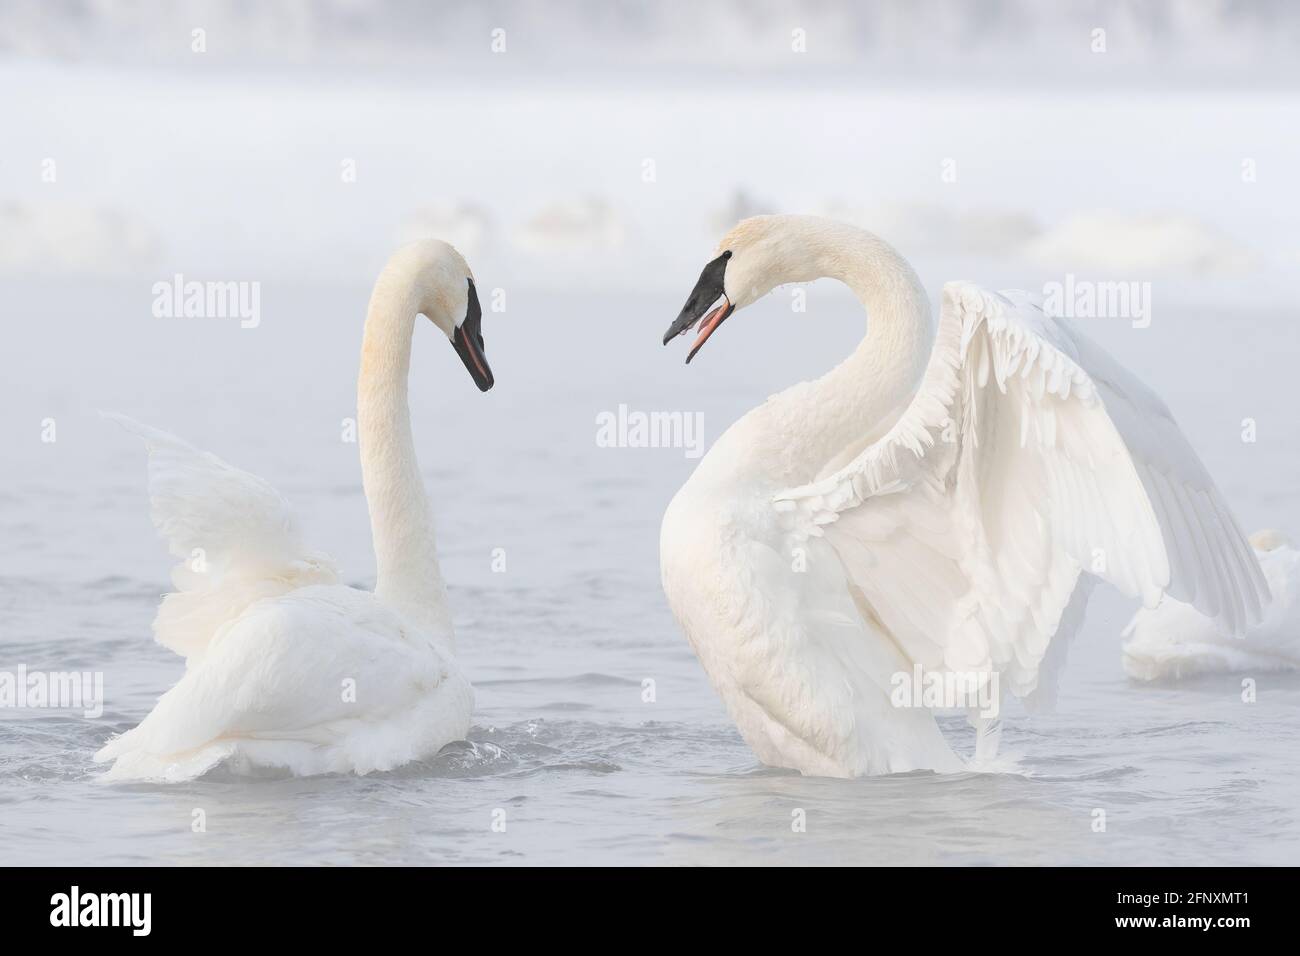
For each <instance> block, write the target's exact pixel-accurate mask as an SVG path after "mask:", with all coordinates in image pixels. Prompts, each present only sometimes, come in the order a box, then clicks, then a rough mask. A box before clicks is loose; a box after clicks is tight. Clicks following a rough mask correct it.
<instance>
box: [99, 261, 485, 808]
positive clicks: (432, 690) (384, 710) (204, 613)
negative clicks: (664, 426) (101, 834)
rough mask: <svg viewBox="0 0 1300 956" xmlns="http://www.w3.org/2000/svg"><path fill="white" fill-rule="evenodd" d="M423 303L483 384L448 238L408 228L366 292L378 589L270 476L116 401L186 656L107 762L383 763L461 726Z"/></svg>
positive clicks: (137, 770) (144, 765)
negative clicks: (433, 499) (145, 460)
mask: <svg viewBox="0 0 1300 956" xmlns="http://www.w3.org/2000/svg"><path fill="white" fill-rule="evenodd" d="M421 314H422V315H424V316H427V317H428V318H429V319H431V320H432V321H433V324H434V325H435V326H437V328H438V329H439V330H441V332H442V333H443V334H445V335H446V336H447V338H448V339H449V340H450V341H451V343H452V345H453V346H454V348H455V350H456V352H457V353H458V354H459V355H460V357H461V360H462V361H463V362H464V364H465V367H466V368H467V369H468V370H469V373H470V376H471V377H472V379H473V380H474V383H475V384H476V385H477V386H478V388H479V389H480V390H482V391H487V390H488V389H489V388H491V387H492V384H493V379H492V372H491V370H490V369H489V367H488V364H487V359H486V358H485V356H484V346H483V336H482V330H481V321H482V310H481V309H480V307H479V302H478V296H477V294H476V292H475V289H474V280H473V277H472V276H471V274H470V271H469V266H467V265H466V264H465V260H464V259H463V258H461V256H460V255H459V253H457V252H456V250H455V249H453V248H452V247H451V246H449V245H447V244H446V243H443V242H439V241H437V240H423V241H419V242H415V243H411V244H409V245H407V246H403V247H402V248H401V249H399V250H398V251H397V252H396V253H395V254H394V255H393V257H392V258H391V259H390V260H389V262H388V264H387V265H386V266H385V267H384V270H383V272H382V273H381V274H380V276H379V279H378V281H377V282H376V284H375V288H374V291H373V293H372V295H371V299H370V306H369V310H368V312H367V315H366V322H365V331H364V334H363V339H362V349H361V371H360V376H359V379H358V383H357V427H358V438H359V446H360V453H361V473H362V480H363V484H364V487H365V494H366V500H367V503H368V505H369V509H370V523H371V530H372V534H373V537H374V547H375V558H376V563H377V571H378V576H377V581H376V585H375V590H374V591H373V592H370V591H363V590H359V589H357V588H352V587H347V586H345V585H343V584H340V583H339V579H338V574H337V572H336V570H335V568H334V565H333V563H332V562H331V561H330V559H329V558H328V557H326V556H325V555H323V554H320V553H318V552H315V551H311V550H309V549H307V548H306V547H304V546H303V544H302V541H301V538H300V536H299V533H298V530H297V526H296V524H295V523H294V520H293V518H292V516H291V515H290V513H289V510H288V507H287V505H286V504H285V501H284V499H282V498H281V497H280V495H279V494H278V493H277V492H276V490H275V489H274V488H272V487H271V486H270V485H268V484H267V483H266V482H265V481H263V480H262V479H260V478H257V477H255V476H253V475H250V474H248V473H247V472H243V471H239V470H238V469H235V468H232V467H231V466H230V465H227V464H226V463H225V462H223V461H221V460H220V459H218V458H216V457H215V456H213V455H210V454H207V453H206V452H201V451H198V450H196V449H194V448H192V447H191V446H189V445H187V444H186V443H185V442H183V441H181V440H180V439H178V438H175V437H173V436H171V435H169V434H167V433H166V432H162V431H158V430H156V429H153V428H149V427H147V426H145V425H141V424H139V423H137V422H134V421H132V420H130V419H127V418H124V417H122V416H110V417H113V418H116V419H117V420H118V421H119V422H120V423H121V424H122V425H124V426H125V427H126V428H127V429H128V430H129V431H132V432H135V433H136V434H137V435H139V436H140V437H141V438H143V439H144V441H145V443H146V444H147V446H148V449H149V496H150V505H151V510H152V515H153V521H154V524H155V526H156V527H157V528H158V530H159V532H160V533H161V534H162V535H163V537H165V538H166V539H167V542H168V544H169V546H170V549H171V552H172V554H173V555H175V556H176V557H178V558H180V559H181V563H180V564H179V565H178V566H177V567H176V569H175V571H174V572H173V581H174V583H175V585H176V588H177V590H176V591H175V593H172V594H168V595H167V596H166V597H165V598H164V599H163V602H162V605H161V606H160V608H159V610H158V614H157V617H156V618H155V620H154V634H155V636H156V638H157V640H158V641H159V643H161V644H162V645H163V646H165V647H168V648H170V649H171V650H173V651H175V652H176V653H178V654H180V655H182V656H183V657H184V658H185V673H184V675H183V676H182V677H181V679H180V681H179V682H178V683H177V684H176V685H175V686H174V687H172V689H171V690H169V691H167V693H165V694H164V695H163V696H162V697H161V698H160V699H159V701H158V703H157V705H156V706H155V707H154V709H153V710H152V712H150V713H149V715H148V716H147V717H145V718H144V720H143V721H141V722H140V724H139V725H138V726H136V727H135V728H133V729H131V730H129V731H127V732H126V733H124V734H122V735H121V736H119V737H115V738H113V739H112V740H110V741H109V742H108V743H107V744H105V745H104V747H103V748H102V749H101V750H100V751H99V753H97V754H96V755H95V759H96V760H97V761H100V762H106V761H112V764H113V765H112V767H111V768H110V769H109V771H108V773H107V774H106V775H105V779H107V780H148V781H159V782H172V781H180V780H190V779H193V778H195V777H198V776H200V775H202V774H203V773H206V772H207V771H209V770H211V769H212V768H214V767H216V766H218V765H224V766H226V767H227V768H229V769H231V770H233V771H235V772H250V771H255V770H266V769H274V770H278V771H281V772H283V771H287V772H289V773H292V774H296V775H301V776H307V775H312V774H320V773H332V772H339V773H346V772H354V773H367V772H370V771H375V770H388V769H391V768H394V767H397V766H399V765H401V764H404V763H407V762H409V761H412V760H417V759H420V758H423V757H428V756H431V755H433V754H435V753H437V752H438V750H439V749H441V748H442V747H443V746H444V745H446V744H448V743H450V742H452V741H454V740H459V739H462V738H463V737H464V736H465V734H466V733H467V732H468V730H469V723H470V713H471V710H472V708H473V689H472V688H471V687H470V684H469V682H468V681H467V680H466V679H465V677H464V675H462V674H461V672H460V669H459V668H458V667H457V665H456V660H455V656H454V655H455V643H454V633H453V630H452V622H451V612H450V609H449V608H448V604H447V592H446V588H445V586H444V584H443V580H442V575H441V573H440V571H439V567H438V556H437V550H436V548H435V544H434V535H433V521H432V515H431V512H430V508H429V503H428V500H427V498H426V496H425V492H424V486H423V483H422V481H421V479H420V471H419V465H418V463H417V462H416V457H415V443H414V439H413V437H412V434H411V423H410V412H409V407H408V404H407V373H408V370H409V367H410V357H411V336H412V334H413V331H414V328H415V320H416V316H417V315H421Z"/></svg>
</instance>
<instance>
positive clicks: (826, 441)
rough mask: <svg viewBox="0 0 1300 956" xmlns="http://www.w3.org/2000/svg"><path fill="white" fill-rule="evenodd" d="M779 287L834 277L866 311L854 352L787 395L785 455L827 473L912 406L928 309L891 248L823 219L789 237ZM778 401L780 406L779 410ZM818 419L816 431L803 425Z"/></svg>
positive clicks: (930, 340)
mask: <svg viewBox="0 0 1300 956" xmlns="http://www.w3.org/2000/svg"><path fill="white" fill-rule="evenodd" d="M783 246H785V250H786V251H785V254H784V255H783V256H782V261H781V267H780V270H781V273H782V274H781V275H780V276H779V279H778V282H780V283H784V282H808V281H812V280H813V279H818V278H832V279H838V280H839V281H841V282H843V283H844V284H845V285H847V286H848V287H849V288H850V289H852V290H853V293H854V294H855V295H856V296H857V297H858V300H859V301H860V302H861V303H862V305H863V307H864V308H865V309H866V311H867V331H866V335H864V336H863V338H862V341H861V342H860V343H859V344H858V346H857V348H856V349H854V351H853V352H852V353H851V354H850V355H849V356H848V358H846V359H845V360H844V361H843V362H841V363H840V364H839V365H837V366H836V367H835V368H833V369H831V371H829V372H827V373H826V374H825V375H823V376H822V377H821V378H819V379H817V380H816V381H814V382H811V383H809V385H808V386H807V387H806V388H804V389H800V390H798V391H797V392H795V391H794V390H792V391H791V392H790V393H785V394H789V395H790V405H791V407H789V408H787V409H785V410H784V412H785V414H786V415H787V416H788V417H789V418H790V419H791V421H790V422H788V423H786V424H787V425H797V423H799V422H803V423H804V424H803V426H802V427H795V428H793V429H789V430H787V429H786V428H782V431H784V432H785V434H786V436H787V440H788V437H789V436H790V435H795V436H797V438H796V441H797V443H798V444H799V445H800V446H801V447H799V448H797V449H796V448H789V447H787V450H786V454H787V455H790V456H792V457H797V458H800V459H802V460H803V461H805V462H807V463H813V462H818V463H820V466H819V470H820V471H823V472H824V471H827V470H830V469H833V468H836V467H839V466H840V465H842V464H844V463H845V462H847V461H848V460H849V459H850V458H852V457H853V456H854V455H856V454H857V453H858V452H859V451H860V450H861V449H862V447H863V446H864V445H865V444H866V443H867V442H870V441H874V440H876V439H877V438H879V437H880V435H881V434H883V432H884V430H885V429H887V428H888V427H889V426H890V425H892V424H893V422H894V421H895V420H896V419H897V418H898V416H899V414H901V412H902V411H903V409H904V408H905V407H906V406H907V403H908V402H909V401H911V399H912V396H913V395H914V394H915V391H916V388H917V386H918V384H919V383H920V381H921V377H922V376H923V375H924V373H925V368H926V364H927V363H928V362H929V359H930V353H931V351H932V349H933V346H934V329H933V327H932V323H931V318H930V304H929V300H928V299H927V298H926V295H925V289H924V287H923V286H922V285H921V280H920V278H918V277H917V275H916V272H915V271H914V270H913V269H912V267H911V265H909V264H908V262H907V260H906V259H904V258H903V257H902V256H901V255H899V254H898V253H897V252H896V251H895V250H894V249H893V247H891V246H890V245H888V244H887V243H885V242H884V241H883V240H881V239H879V238H878V237H876V236H874V235H872V234H871V233H869V232H866V231H865V230H862V229H858V228H856V227H853V226H848V225H844V224H841V223H834V222H829V221H827V220H822V219H809V220H807V221H806V222H802V223H800V224H799V225H798V226H797V227H796V228H795V229H793V230H792V231H791V233H790V234H789V235H788V236H787V243H783ZM779 404H780V403H779V402H778V405H779ZM809 421H815V422H816V423H817V424H816V427H815V428H810V427H807V422H809Z"/></svg>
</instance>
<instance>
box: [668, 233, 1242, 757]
mask: <svg viewBox="0 0 1300 956" xmlns="http://www.w3.org/2000/svg"><path fill="white" fill-rule="evenodd" d="M821 277H831V278H835V279H838V280H840V281H841V282H843V283H845V284H846V285H847V286H848V287H849V288H850V289H851V290H852V291H853V292H854V293H855V294H856V296H857V297H858V299H859V300H860V301H861V302H862V304H863V306H864V307H865V309H866V312H867V318H868V322H867V331H866V335H865V337H864V338H863V339H862V341H861V343H860V344H859V345H858V347H857V348H856V349H855V350H854V351H853V353H852V354H851V355H849V356H848V358H846V359H845V360H844V361H843V362H841V363H840V364H839V365H838V366H836V367H835V368H834V369H832V370H831V371H829V372H827V373H826V374H825V375H823V376H822V377H821V378H819V379H817V380H816V381H813V382H804V383H801V384H799V385H795V386H793V387H792V388H789V389H786V390H785V391H783V392H781V393H779V394H777V395H775V396H773V397H771V398H769V399H768V400H767V401H766V402H764V403H763V404H762V405H760V406H758V407H757V408H755V409H753V410H752V411H750V412H749V413H748V414H746V415H745V416H743V417H742V418H741V419H740V420H739V421H737V422H736V423H735V424H733V425H732V426H731V427H730V428H729V429H727V431H726V432H725V433H724V434H723V435H722V436H721V437H720V438H719V439H718V440H717V442H716V443H715V444H714V446H713V448H712V449H711V450H710V451H709V453H708V454H707V455H706V456H705V458H704V459H703V460H702V461H701V462H700V464H699V465H698V467H697V468H696V470H695V472H694V473H693V474H692V475H691V477H690V479H689V480H688V481H687V482H686V484H685V485H683V487H682V488H681V489H680V490H679V491H678V493H677V495H676V496H675V497H674V498H673V500H672V503H671V504H670V505H669V507H668V509H667V511H666V513H665V515H664V519H663V526H662V529H661V535H660V563H661V573H662V578H663V586H664V591H665V593H666V594H667V597H668V601H669V604H670V605H671V607H672V610H673V613H674V615H675V617H676V619H677V621H678V623H679V625H680V626H681V628H682V629H683V631H684V632H685V634H686V637H687V640H688V641H689V642H690V644H691V646H692V647H693V648H694V650H695V653H696V654H697V656H698V657H699V659H700V662H701V663H702V665H703V666H704V669H705V670H706V671H707V673H708V675H709V678H710V680H711V681H712V683H713V685H714V686H715V688H716V689H717V690H718V692H719V694H720V695H721V696H722V698H723V700H724V701H725V703H726V705H727V708H728V711H729V713H730V715H731V717H732V719H733V720H734V721H735V722H736V724H737V726H738V727H739V729H740V732H741V734H742V735H743V736H744V738H745V740H746V741H747V742H748V744H749V745H750V747H751V748H752V749H753V750H754V752H755V753H756V754H757V756H758V757H759V759H760V760H762V761H763V762H764V763H766V764H770V765H774V766H780V767H788V768H793V769H796V770H799V771H802V772H803V773H806V774H813V775H825V776H842V777H847V776H857V775H864V774H883V773H893V772H901V771H909V770H917V769H931V770H938V771H953V770H959V769H962V768H963V767H965V766H968V764H967V763H966V762H965V761H963V760H962V759H961V758H959V757H958V756H957V755H956V753H955V751H954V750H953V749H952V747H951V745H950V744H949V742H948V740H947V739H946V738H945V737H944V735H943V733H942V732H941V730H940V728H939V725H938V722H937V721H936V719H935V715H934V712H933V708H932V707H930V706H899V704H900V703H917V702H920V700H921V698H911V699H902V700H900V698H899V696H898V695H897V694H896V693H895V691H896V690H897V689H898V688H899V687H900V686H901V683H900V677H903V678H904V681H905V680H906V679H907V678H906V675H912V674H918V675H919V674H924V675H928V676H932V675H936V674H937V675H940V676H941V677H942V676H944V675H956V676H960V677H961V678H962V679H963V680H966V681H968V683H967V684H965V685H963V684H960V683H958V682H950V683H949V684H947V685H944V686H949V687H958V688H960V687H962V686H965V687H966V688H967V689H968V690H969V689H971V688H976V687H977V688H979V689H980V691H981V692H982V693H989V692H991V693H992V694H994V695H996V696H997V697H1000V695H1002V694H1005V693H1008V692H1009V693H1011V694H1014V695H1017V696H1020V697H1042V696H1046V695H1049V694H1050V691H1051V684H1052V679H1053V674H1054V672H1055V670H1056V668H1057V666H1058V665H1059V663H1060V660H1061V658H1062V657H1063V651H1064V647H1065V644H1066V642H1067V640H1068V639H1069V637H1070V634H1071V632H1072V631H1073V630H1074V628H1075V627H1076V626H1077V624H1078V622H1079V619H1080V617H1081V608H1082V605H1083V603H1084V602H1085V600H1086V596H1087V593H1088V590H1089V588H1090V585H1091V583H1092V580H1093V579H1094V578H1100V579H1102V580H1105V581H1108V582H1110V583H1111V584H1113V585H1115V586H1116V587H1118V588H1119V589H1120V590H1121V591H1123V592H1124V593H1126V594H1129V595H1133V596H1136V597H1139V598H1141V600H1142V601H1143V603H1144V604H1145V605H1146V606H1148V607H1150V606H1154V605H1155V604H1156V603H1157V602H1158V601H1159V600H1160V598H1161V596H1162V595H1164V594H1169V595H1172V596H1174V597H1175V598H1177V599H1179V600H1182V601H1185V602H1187V603H1189V604H1191V605H1192V606H1193V607H1195V608H1196V609H1197V610H1198V611H1200V612H1201V613H1203V614H1205V615H1207V616H1208V617H1209V618H1210V619H1212V620H1213V621H1214V622H1215V624H1216V626H1218V627H1220V628H1222V629H1224V630H1225V631H1228V632H1231V633H1242V632H1243V631H1244V630H1245V629H1246V628H1247V626H1248V625H1249V624H1250V623H1251V622H1252V621H1255V620H1258V618H1259V617H1260V614H1261V607H1262V605H1263V604H1264V603H1265V602H1266V601H1267V599H1268V588H1267V585H1266V583H1265V581H1264V578H1263V576H1262V574H1261V573H1260V568H1259V564H1258V562H1257V561H1256V560H1255V556H1254V554H1253V552H1252V551H1251V549H1250V546H1249V545H1248V544H1247V543H1246V541H1245V539H1244V538H1243V537H1242V535H1241V533H1240V531H1239V530H1238V528H1237V525H1236V523H1235V522H1234V520H1233V518H1232V515H1231V514H1230V513H1229V510H1228V507H1227V505H1226V504H1225V502H1224V501H1223V499H1222V497H1221V496H1220V494H1219V492H1218V490H1217V489H1216V488H1215V486H1214V482H1213V481H1212V480H1211V478H1210V476H1209V474H1208V473H1207V472H1206V470H1205V468H1204V466H1203V465H1202V464H1201V462H1200V460H1199V459H1198V458H1197V456H1196V453H1195V452H1194V451H1193V450H1192V448H1191V445H1190V444H1188V441H1187V439H1186V438H1185V437H1184V436H1183V434H1182V432H1181V430H1180V429H1179V427H1178V425H1177V424H1176V423H1175V422H1174V420H1173V417H1172V416H1171V414H1170V412H1169V410H1168V409H1167V408H1166V407H1165V405H1164V403H1163V402H1161V400H1160V399H1159V398H1157V397H1156V396H1155V395H1154V394H1153V393H1152V392H1151V391H1150V389H1148V388H1147V387H1146V386H1144V385H1143V384H1142V383H1141V382H1140V381H1139V380H1138V379H1137V378H1136V377H1134V376H1133V375H1132V374H1130V373H1129V372H1127V371H1125V370H1124V369H1123V368H1122V367H1120V365H1119V364H1118V363H1117V362H1115V360H1114V359H1112V358H1111V357H1110V356H1109V355H1107V354H1106V353H1105V352H1103V351H1102V350H1101V349H1100V348H1098V347H1097V346H1096V345H1094V344H1092V343H1091V342H1090V341H1089V340H1088V339H1086V338H1085V337H1084V336H1082V335H1081V334H1079V333H1078V332H1077V331H1076V330H1075V329H1073V328H1072V327H1071V326H1070V325H1069V324H1067V323H1066V322H1065V321H1062V320H1058V319H1054V318H1052V317H1051V316H1049V315H1046V314H1045V313H1044V312H1043V310H1042V309H1041V308H1040V307H1039V306H1038V305H1037V304H1035V301H1034V300H1033V298H1032V297H1031V296H1029V295H1027V294H1025V293H1021V292H1003V293H994V292H988V291H985V290H984V289H981V288H979V287H978V286H975V285H972V284H970V283H966V282H952V283H948V284H947V285H945V286H944V289H943V295H942V303H941V308H940V316H939V321H938V325H937V329H936V328H934V327H933V326H932V323H931V313H930V306H929V303H928V301H927V298H926V294H925V292H924V290H923V288H922V286H921V282H920V280H919V279H918V278H917V275H916V273H915V272H914V271H913V270H912V268H911V266H910V265H909V264H908V263H907V262H906V261H905V260H904V259H903V258H902V257H901V256H900V255H899V254H898V253H897V252H895V251H894V250H893V249H892V248H891V247H890V246H889V245H887V244H886V243H885V242H883V241H882V240H881V239H879V238H877V237H876V236H874V235H872V234H871V233H868V232H866V231H863V230H861V229H858V228H855V227H852V226H848V225H845V224H842V223H838V222H835V221H832V220H827V219H821V218H817V217H812V216H758V217H754V218H751V219H746V220H744V221H742V222H740V223H739V224H738V225H737V226H736V227H735V228H734V229H732V231H731V232H730V233H728V234H727V236H726V237H725V238H724V239H723V240H722V242H721V244H720V245H719V246H718V249H717V250H716V257H715V258H714V259H713V260H712V261H710V262H709V263H708V264H707V265H706V266H705V267H704V270H703V272H702V274H701V275H700V278H699V281H698V282H697V283H696V286H695V288H694V290H693V291H692V292H691V294H690V297H689V298H688V299H687V302H686V305H685V306H684V307H683V309H682V311H681V314H680V315H679V316H678V318H677V319H676V321H674V322H673V323H672V325H671V326H670V327H669V329H668V331H667V333H666V334H665V336H664V342H665V344H667V343H668V342H669V341H670V340H671V339H673V338H675V337H677V336H678V335H681V334H683V333H685V332H687V331H688V330H690V329H692V328H694V327H695V326H696V325H697V324H698V325H699V333H698V336H697V337H696V339H695V342H694V344H693V345H692V346H691V348H690V351H689V353H688V355H687V361H688V362H690V361H691V360H692V359H693V358H694V357H695V356H696V355H697V354H698V353H699V351H700V349H701V348H702V347H703V346H704V344H705V343H706V342H707V341H709V340H710V339H711V338H712V337H713V336H714V335H715V334H716V333H717V331H718V329H719V328H720V327H721V326H722V324H723V323H724V322H727V321H728V320H729V318H730V317H731V316H732V315H734V314H735V313H736V312H737V310H739V309H743V308H744V307H745V306H747V305H749V304H751V303H752V302H754V301H755V300H757V299H759V298H761V297H762V296H764V295H766V294H767V293H768V292H770V291H771V290H772V289H773V288H775V287H776V286H777V285H780V284H783V283H789V282H808V281H812V280H814V279H818V278H821ZM936 686H938V685H936ZM936 700H939V701H940V704H941V706H945V707H947V706H955V707H963V706H966V707H969V704H970V699H969V695H967V696H961V697H959V698H958V699H957V700H956V702H955V703H954V702H953V701H951V700H948V699H947V698H936ZM994 710H995V708H993V709H988V710H982V711H981V712H980V716H979V717H977V718H975V719H974V721H973V722H975V723H976V725H977V727H978V728H979V729H980V731H981V732H980V734H979V736H978V743H977V746H976V755H977V756H980V755H981V753H983V755H990V754H991V753H992V752H993V750H995V748H996V740H997V736H996V728H997V726H998V724H997V721H996V720H994V719H993V711H994Z"/></svg>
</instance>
